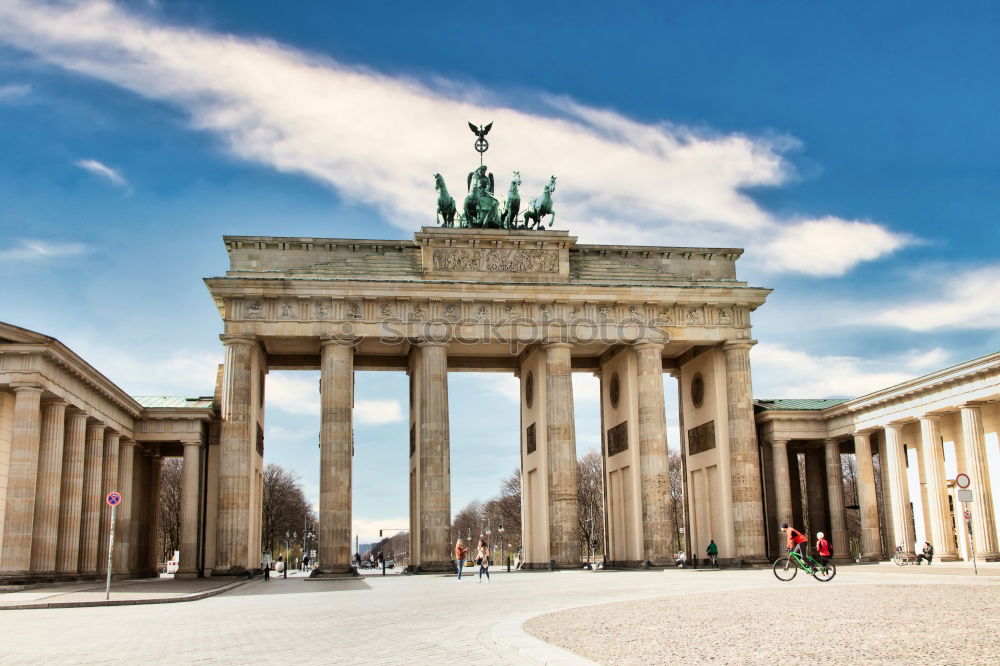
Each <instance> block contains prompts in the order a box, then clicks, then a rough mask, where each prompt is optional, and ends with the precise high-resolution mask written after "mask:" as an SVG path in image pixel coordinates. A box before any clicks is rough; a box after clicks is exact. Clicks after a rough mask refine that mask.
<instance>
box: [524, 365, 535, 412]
mask: <svg viewBox="0 0 1000 666" xmlns="http://www.w3.org/2000/svg"><path fill="white" fill-rule="evenodd" d="M534 400H535V376H534V375H533V374H531V372H530V371H529V372H528V377H527V379H525V380H524V404H525V405H526V406H527V407H528V409H531V403H532V402H534Z"/></svg>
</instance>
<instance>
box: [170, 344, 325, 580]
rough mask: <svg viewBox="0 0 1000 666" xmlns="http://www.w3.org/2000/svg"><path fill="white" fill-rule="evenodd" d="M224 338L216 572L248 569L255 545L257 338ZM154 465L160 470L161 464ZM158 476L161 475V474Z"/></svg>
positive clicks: (234, 571) (235, 571) (222, 572)
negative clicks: (252, 544)
mask: <svg viewBox="0 0 1000 666" xmlns="http://www.w3.org/2000/svg"><path fill="white" fill-rule="evenodd" d="M222 340H223V343H224V344H225V346H226V360H225V369H224V372H223V381H222V384H223V386H222V390H223V395H222V425H221V427H220V429H219V504H218V530H217V532H218V536H217V538H216V551H217V556H216V560H215V570H214V573H216V574H225V573H241V572H243V571H245V570H246V566H247V562H246V558H247V548H248V544H249V543H250V455H251V453H252V452H253V446H254V433H253V427H254V424H253V423H252V422H251V421H252V415H253V410H252V406H251V404H250V402H251V387H252V378H251V374H252V370H251V360H252V358H253V350H254V345H256V340H254V339H253V338H248V337H239V336H229V335H224V336H222ZM154 466H155V467H156V469H157V470H159V465H158V464H155V465H154ZM156 473H157V474H159V472H158V471H157V472H156ZM154 531H155V530H154ZM154 550H155V548H154ZM320 562H322V560H320Z"/></svg>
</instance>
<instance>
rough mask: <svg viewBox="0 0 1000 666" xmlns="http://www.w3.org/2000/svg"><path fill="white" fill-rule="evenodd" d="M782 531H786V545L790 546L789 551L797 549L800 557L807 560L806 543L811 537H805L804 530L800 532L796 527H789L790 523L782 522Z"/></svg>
mask: <svg viewBox="0 0 1000 666" xmlns="http://www.w3.org/2000/svg"><path fill="white" fill-rule="evenodd" d="M781 531H782V532H784V533H785V536H786V537H787V539H786V544H785V545H786V546H787V547H788V550H789V552H791V551H795V552H796V553H798V554H799V557H801V558H802V559H803V560H805V557H806V547H805V544H806V543H808V541H809V539H807V538H805V536H803V534H802V532H799V531H798V530H797V529H795V528H794V527H789V526H788V523H781Z"/></svg>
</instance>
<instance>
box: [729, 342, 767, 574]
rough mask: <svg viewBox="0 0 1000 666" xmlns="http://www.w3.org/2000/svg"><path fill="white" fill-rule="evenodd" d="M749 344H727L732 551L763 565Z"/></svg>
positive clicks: (762, 528)
mask: <svg viewBox="0 0 1000 666" xmlns="http://www.w3.org/2000/svg"><path fill="white" fill-rule="evenodd" d="M754 344H755V342H754V341H752V340H736V341H730V342H726V343H725V344H724V345H723V346H722V349H723V351H724V352H725V356H726V401H727V417H728V421H729V464H730V479H731V484H732V503H733V533H734V537H735V542H734V551H735V555H736V557H737V558H743V559H744V560H746V561H751V562H753V561H759V562H763V561H765V560H766V559H767V554H766V552H767V551H766V549H765V546H764V507H763V503H762V500H761V483H760V463H759V459H758V456H757V434H756V429H755V424H754V415H753V393H752V388H751V383H750V348H751V347H752V346H753V345H754Z"/></svg>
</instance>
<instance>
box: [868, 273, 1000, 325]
mask: <svg viewBox="0 0 1000 666" xmlns="http://www.w3.org/2000/svg"><path fill="white" fill-rule="evenodd" d="M923 282H925V283H927V284H926V286H925V289H923V290H921V291H920V296H919V297H918V298H913V299H911V301H910V302H909V303H906V304H904V305H900V306H898V307H889V308H885V309H882V310H880V311H878V312H875V313H871V316H870V317H869V318H868V321H871V320H874V321H876V322H879V323H882V324H886V325H889V326H898V327H900V328H905V329H908V330H911V331H932V330H935V329H997V328H1000V306H998V304H1000V265H994V266H984V267H980V268H974V269H970V270H966V271H957V272H955V271H950V270H949V269H947V268H941V269H940V270H937V271H933V272H930V273H927V274H926V276H925V278H924V280H923Z"/></svg>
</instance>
